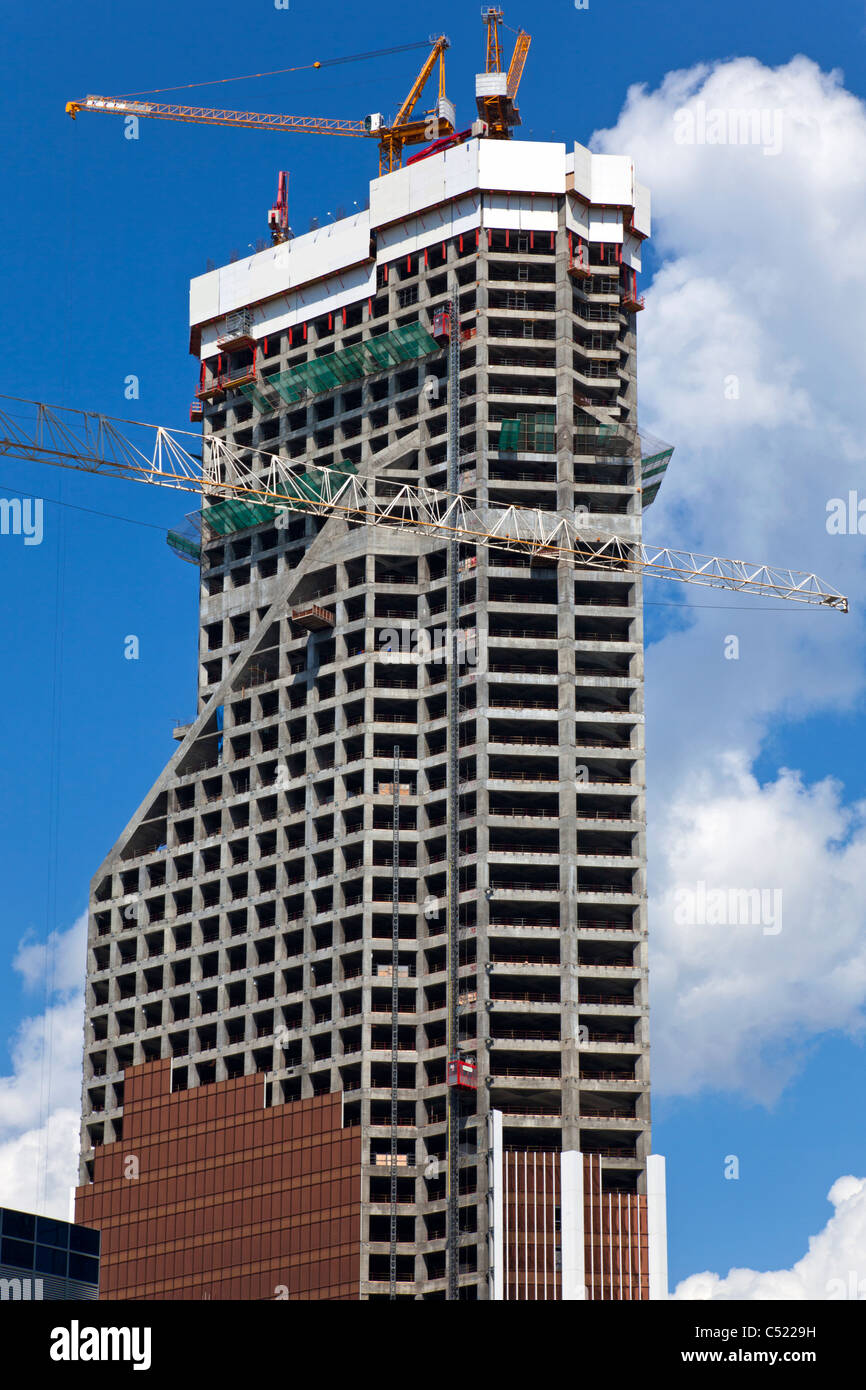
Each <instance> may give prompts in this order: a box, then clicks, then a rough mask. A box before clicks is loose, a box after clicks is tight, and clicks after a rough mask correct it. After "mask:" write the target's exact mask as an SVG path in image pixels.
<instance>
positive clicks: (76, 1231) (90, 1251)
mask: <svg viewBox="0 0 866 1390" xmlns="http://www.w3.org/2000/svg"><path fill="white" fill-rule="evenodd" d="M69 1248H70V1250H80V1251H81V1253H82V1255H98V1254H99V1232H98V1231H92V1230H90V1228H89V1227H88V1226H71V1227H70V1229H69Z"/></svg>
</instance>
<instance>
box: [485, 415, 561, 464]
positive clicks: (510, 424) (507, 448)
mask: <svg viewBox="0 0 866 1390" xmlns="http://www.w3.org/2000/svg"><path fill="white" fill-rule="evenodd" d="M498 448H499V451H500V453H515V452H518V451H519V452H521V453H528V454H552V453H553V452H554V451H555V449H556V415H555V414H554V413H553V411H550V412H548V411H541V412H540V413H539V414H538V415H521V416H518V418H517V419H514V420H503V421H502V422H501V424H500V429H499V444H498Z"/></svg>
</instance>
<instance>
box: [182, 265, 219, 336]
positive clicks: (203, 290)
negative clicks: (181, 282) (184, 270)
mask: <svg viewBox="0 0 866 1390" xmlns="http://www.w3.org/2000/svg"><path fill="white" fill-rule="evenodd" d="M219 311H220V273H219V271H218V270H209V271H208V273H207V274H206V275H196V277H195V279H194V280H190V282H189V326H190V328H194V327H195V325H196V324H197V323H205V322H206V321H207V319H215V318H216V317H217V314H218V313H219Z"/></svg>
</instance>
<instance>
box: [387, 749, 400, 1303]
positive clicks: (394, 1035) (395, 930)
mask: <svg viewBox="0 0 866 1390" xmlns="http://www.w3.org/2000/svg"><path fill="white" fill-rule="evenodd" d="M391 791H392V793H393V809H392V813H391V824H392V830H393V842H392V849H391V1193H390V1196H391V1227H390V1237H391V1249H390V1258H389V1270H388V1273H389V1279H390V1290H389V1298H391V1299H396V1297H397V1081H398V1075H397V1051H398V1048H399V1045H400V1029H399V1026H398V1016H399V1013H400V986H399V964H400V748H399V745H397V744H395V745H394V780H393V782H392V784H391Z"/></svg>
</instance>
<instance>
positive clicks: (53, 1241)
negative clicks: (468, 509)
mask: <svg viewBox="0 0 866 1390" xmlns="http://www.w3.org/2000/svg"><path fill="white" fill-rule="evenodd" d="M36 1239H37V1240H38V1241H39V1242H40V1244H42V1245H62V1246H63V1248H64V1249H66V1246H67V1245H68V1244H69V1226H68V1225H67V1223H66V1222H65V1221H52V1220H51V1218H50V1217H49V1216H38V1217H37V1218H36Z"/></svg>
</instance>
